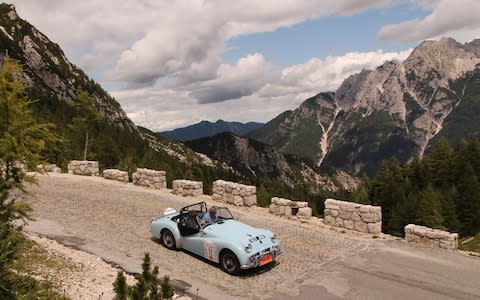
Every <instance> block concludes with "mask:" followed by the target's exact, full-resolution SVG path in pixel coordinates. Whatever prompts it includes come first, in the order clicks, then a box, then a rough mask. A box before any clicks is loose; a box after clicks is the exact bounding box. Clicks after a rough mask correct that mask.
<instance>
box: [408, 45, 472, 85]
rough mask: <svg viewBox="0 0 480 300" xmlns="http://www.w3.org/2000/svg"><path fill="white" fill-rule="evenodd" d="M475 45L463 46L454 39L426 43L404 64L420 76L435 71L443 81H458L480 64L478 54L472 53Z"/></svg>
mask: <svg viewBox="0 0 480 300" xmlns="http://www.w3.org/2000/svg"><path fill="white" fill-rule="evenodd" d="M475 45H476V44H475V43H473V44H470V46H468V44H466V45H462V44H460V43H458V42H457V41H455V40H454V39H452V38H442V39H441V40H439V41H424V42H422V43H421V44H420V45H419V46H418V47H416V48H415V49H414V50H413V51H412V53H411V54H410V56H409V57H408V58H407V59H406V60H405V63H404V64H405V66H406V67H407V68H412V69H417V70H416V71H418V73H420V74H422V73H425V72H426V71H430V70H432V69H433V70H435V71H437V72H438V73H439V75H440V76H439V77H442V78H443V79H447V80H448V79H456V78H458V77H460V76H461V75H463V74H464V73H466V72H467V71H471V70H473V69H474V68H475V65H476V64H478V63H479V62H480V56H478V52H475V51H472V49H475V48H476V47H475ZM479 50H480V49H479Z"/></svg>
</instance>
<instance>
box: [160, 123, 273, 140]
mask: <svg viewBox="0 0 480 300" xmlns="http://www.w3.org/2000/svg"><path fill="white" fill-rule="evenodd" d="M263 125H264V124H263V123H257V122H248V123H240V122H226V121H223V120H218V121H216V122H215V123H213V122H209V121H201V122H199V123H197V124H193V125H190V126H187V127H183V128H177V129H174V130H171V131H162V132H158V135H160V136H163V137H165V138H167V139H170V140H173V141H180V142H185V141H191V140H196V139H200V138H204V137H210V136H214V135H216V134H218V133H222V132H232V133H234V134H236V135H238V136H244V135H246V134H247V133H249V132H251V131H253V130H256V129H258V128H261V127H262V126H263Z"/></svg>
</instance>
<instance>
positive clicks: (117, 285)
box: [113, 271, 128, 300]
mask: <svg viewBox="0 0 480 300" xmlns="http://www.w3.org/2000/svg"><path fill="white" fill-rule="evenodd" d="M113 291H114V292H115V297H114V298H113V299H114V300H127V299H128V298H127V297H128V284H127V279H126V278H125V275H124V274H123V272H121V271H120V272H118V273H117V279H115V282H114V283H113Z"/></svg>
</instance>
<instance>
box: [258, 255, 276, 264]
mask: <svg viewBox="0 0 480 300" xmlns="http://www.w3.org/2000/svg"><path fill="white" fill-rule="evenodd" d="M272 261H273V257H272V256H271V255H267V256H264V257H262V259H260V266H263V265H266V264H268V263H271V262H272Z"/></svg>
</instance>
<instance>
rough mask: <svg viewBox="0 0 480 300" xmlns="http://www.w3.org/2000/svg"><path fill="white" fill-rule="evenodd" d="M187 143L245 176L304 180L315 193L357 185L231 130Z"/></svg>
mask: <svg viewBox="0 0 480 300" xmlns="http://www.w3.org/2000/svg"><path fill="white" fill-rule="evenodd" d="M186 145H187V146H189V147H190V148H191V149H193V150H194V151H196V152H200V153H204V154H205V155H207V156H208V157H211V158H213V159H215V160H217V161H221V162H224V163H226V164H227V165H229V166H231V167H233V169H235V170H238V171H239V172H240V173H242V174H244V175H246V176H260V177H266V178H271V179H278V180H280V181H281V182H284V183H287V184H288V185H289V186H292V187H293V186H295V185H299V184H301V183H307V184H311V185H312V187H313V188H312V189H313V190H312V191H317V192H318V191H319V190H321V189H323V190H330V191H335V190H337V189H338V188H339V187H341V188H344V189H347V190H352V189H354V188H355V187H356V186H357V184H358V183H357V181H356V180H355V179H353V178H351V177H350V176H348V174H345V173H342V172H338V173H336V174H335V176H333V177H327V176H322V175H320V174H319V172H318V170H317V169H316V168H315V166H313V165H312V164H311V162H308V161H306V160H304V159H302V158H300V157H297V156H293V155H284V154H282V153H280V152H279V151H277V150H276V149H275V148H274V147H272V146H270V145H267V144H264V143H261V142H258V141H255V140H252V139H249V138H245V137H239V136H237V135H235V134H233V133H230V132H224V133H220V134H217V135H215V136H213V137H208V138H202V139H198V140H194V141H189V142H186ZM317 189H318V190H317Z"/></svg>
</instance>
